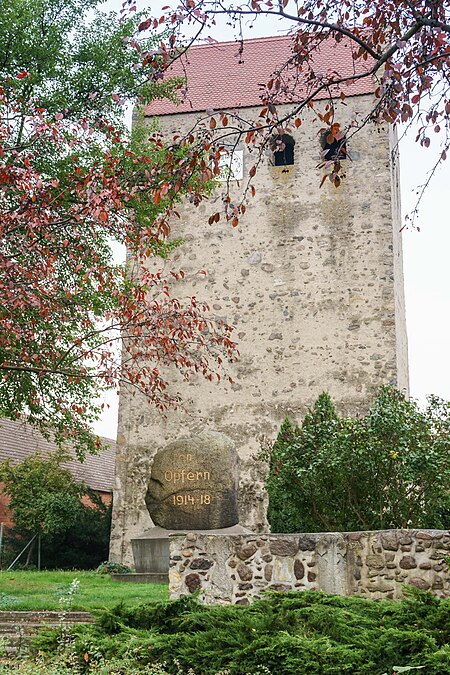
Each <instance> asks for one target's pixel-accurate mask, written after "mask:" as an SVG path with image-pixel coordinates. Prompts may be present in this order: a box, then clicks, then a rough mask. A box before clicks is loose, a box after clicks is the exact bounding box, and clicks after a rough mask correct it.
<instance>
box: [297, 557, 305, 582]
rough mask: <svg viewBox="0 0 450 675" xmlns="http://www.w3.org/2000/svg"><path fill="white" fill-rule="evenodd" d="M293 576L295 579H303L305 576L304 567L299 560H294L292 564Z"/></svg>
mask: <svg viewBox="0 0 450 675" xmlns="http://www.w3.org/2000/svg"><path fill="white" fill-rule="evenodd" d="M294 575H295V578H296V579H303V577H304V576H305V566H304V565H303V563H302V561H301V560H296V561H295V562H294Z"/></svg>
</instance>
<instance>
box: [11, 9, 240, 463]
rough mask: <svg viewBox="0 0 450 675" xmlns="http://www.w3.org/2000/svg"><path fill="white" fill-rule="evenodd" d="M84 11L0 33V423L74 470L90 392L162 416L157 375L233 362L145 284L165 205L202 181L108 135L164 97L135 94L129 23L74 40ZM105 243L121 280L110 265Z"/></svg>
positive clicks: (219, 331) (180, 305)
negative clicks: (116, 254) (13, 424)
mask: <svg viewBox="0 0 450 675" xmlns="http://www.w3.org/2000/svg"><path fill="white" fill-rule="evenodd" d="M96 4H97V2H96V1H95V0H70V1H69V2H64V3H60V2H59V1H58V0H45V1H44V0H42V1H38V2H36V1H35V0H33V2H31V1H30V0H14V2H12V3H11V6H10V7H9V9H8V12H6V13H5V15H4V16H3V17H2V20H1V21H0V45H1V46H2V48H3V49H2V63H1V64H0V70H1V87H0V189H1V203H0V296H1V298H2V302H1V305H0V414H1V415H3V416H8V417H10V418H13V419H14V418H16V417H19V416H22V415H23V416H25V417H26V418H27V419H28V421H29V422H31V423H32V424H35V425H37V426H39V427H40V429H41V431H43V432H44V433H52V434H54V435H55V436H56V440H57V441H58V442H59V443H63V442H64V441H65V440H67V439H70V440H71V441H72V442H73V443H74V445H75V446H76V448H77V451H78V453H79V455H80V456H82V455H83V453H84V452H85V451H86V450H88V451H95V449H96V448H98V447H99V446H100V441H99V439H98V438H96V437H95V436H94V435H93V434H92V432H91V430H90V427H89V425H90V423H92V421H93V420H95V419H96V417H97V416H98V414H99V406H98V404H96V402H95V397H96V396H97V395H98V393H99V392H100V391H102V390H103V389H104V388H108V387H113V386H117V385H123V386H130V387H132V388H133V389H134V390H136V391H140V392H141V393H142V394H143V395H145V396H146V397H147V399H148V400H149V402H151V403H152V404H154V405H156V406H157V407H158V408H160V409H165V408H166V407H167V406H170V405H173V404H176V403H177V402H178V398H177V394H176V392H173V391H172V390H171V391H169V388H168V381H167V367H171V368H173V367H174V368H176V369H177V370H178V371H179V372H181V374H182V375H183V376H184V377H189V376H190V375H191V374H192V373H196V372H199V373H200V374H202V375H203V376H205V377H208V378H213V377H219V378H220V376H221V375H220V372H218V371H220V364H221V362H222V358H228V357H230V358H231V357H232V356H233V354H234V349H235V348H234V344H233V343H232V341H231V339H230V328H229V327H228V326H226V325H217V324H216V323H214V322H213V321H212V320H210V319H209V318H208V308H207V306H206V305H205V304H203V303H201V302H199V301H198V300H196V298H188V299H185V300H178V299H176V298H173V297H172V296H171V294H170V290H169V280H168V279H165V278H164V276H163V274H162V272H158V271H156V272H151V271H149V265H148V259H149V258H150V257H151V256H153V255H154V254H156V253H157V254H163V255H164V254H167V251H168V250H170V246H171V245H169V244H167V242H166V237H167V235H168V232H169V226H168V218H169V216H170V215H171V214H172V213H173V211H174V205H175V203H176V201H177V200H178V199H180V198H181V197H182V196H183V195H186V194H188V195H190V196H191V197H192V199H193V201H194V202H198V201H199V200H201V199H202V198H203V196H205V195H206V194H207V193H208V191H209V189H210V178H211V176H212V172H211V170H210V169H209V167H208V165H207V161H206V159H205V158H204V157H202V156H200V155H199V153H198V150H195V151H194V150H192V151H191V149H190V148H189V147H187V146H184V147H181V146H180V147H178V148H175V147H172V148H168V147H167V146H166V144H165V141H164V139H163V138H162V136H161V134H160V133H159V132H158V130H157V129H155V130H154V131H153V132H152V133H151V134H147V136H144V135H143V134H139V133H138V134H135V135H134V136H133V137H132V138H129V137H128V135H127V134H126V131H125V130H124V129H123V128H122V127H121V125H120V121H119V120H120V117H121V113H122V99H128V100H133V99H134V100H136V98H137V97H138V96H139V97H142V100H144V101H146V100H147V101H149V100H151V98H152V97H153V96H155V95H158V96H167V95H168V96H171V95H173V94H172V92H173V90H174V87H176V86H177V82H176V81H175V82H165V83H161V84H158V83H157V84H155V83H153V82H152V81H151V80H149V77H148V73H147V72H145V69H143V68H142V66H141V63H140V60H139V58H137V57H136V52H135V51H134V50H133V49H130V48H129V44H128V43H129V42H130V41H132V36H133V33H134V31H135V27H136V21H135V20H134V19H129V20H127V21H123V22H122V23H119V22H117V23H113V19H112V17H104V16H102V15H97V17H96V18H95V19H94V21H93V22H91V23H90V24H89V25H87V24H86V25H83V23H82V21H81V19H82V18H83V15H84V14H85V13H86V11H87V10H89V9H92V7H94V6H95V5H96ZM13 36H14V39H13ZM25 36H26V39H25ZM114 240H115V241H119V242H121V243H122V244H125V245H126V246H127V248H128V250H129V252H130V264H129V265H128V266H120V265H115V264H114V263H113V258H112V251H111V242H112V241H114ZM131 261H132V264H131ZM182 274H183V273H182V272H179V275H177V274H175V276H178V277H182Z"/></svg>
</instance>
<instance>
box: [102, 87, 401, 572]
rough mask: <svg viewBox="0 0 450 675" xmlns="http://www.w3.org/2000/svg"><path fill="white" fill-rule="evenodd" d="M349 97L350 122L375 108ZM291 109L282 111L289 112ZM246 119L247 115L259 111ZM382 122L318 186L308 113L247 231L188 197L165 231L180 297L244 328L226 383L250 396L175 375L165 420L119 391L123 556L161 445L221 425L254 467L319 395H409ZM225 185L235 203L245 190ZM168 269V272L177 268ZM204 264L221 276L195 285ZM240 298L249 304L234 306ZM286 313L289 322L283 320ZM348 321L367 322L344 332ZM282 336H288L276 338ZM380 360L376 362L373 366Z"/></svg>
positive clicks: (258, 510) (360, 399) (354, 405)
mask: <svg viewBox="0 0 450 675" xmlns="http://www.w3.org/2000/svg"><path fill="white" fill-rule="evenodd" d="M346 103H347V105H346V106H345V107H342V108H341V110H340V112H339V115H340V122H341V123H342V124H343V125H344V126H345V128H350V125H351V122H352V120H353V119H354V115H355V113H357V114H358V115H361V118H364V117H365V116H366V114H367V113H368V112H369V110H370V109H371V107H372V105H373V103H372V97H371V96H367V97H362V96H356V97H348V99H347V100H346ZM287 107H289V106H287ZM285 109H286V106H284V105H283V106H281V108H280V110H282V113H281V114H284V110H285ZM242 114H243V115H247V114H248V115H249V117H250V118H253V117H254V116H255V115H256V117H257V115H258V114H259V111H257V109H256V108H254V109H248V110H245V111H242ZM194 117H195V114H194V115H193V114H190V113H182V112H177V113H176V116H174V117H171V116H163V117H162V118H161V120H160V123H161V124H162V125H163V128H167V129H170V128H171V127H173V125H174V124H176V126H177V129H179V130H180V132H181V133H182V134H184V133H185V132H186V131H187V130H188V129H189V128H191V126H192V124H193V123H194ZM388 127H389V125H385V128H383V129H382V130H381V129H380V133H374V131H373V129H372V128H371V125H366V126H365V127H364V128H362V129H361V130H360V133H358V134H354V135H353V136H352V139H351V148H350V150H351V153H352V154H353V153H355V152H356V153H359V157H360V159H358V161H355V162H349V166H348V171H347V176H346V179H345V180H344V182H343V185H342V189H339V190H336V189H335V188H334V186H332V185H331V183H329V181H328V182H327V183H326V184H325V185H324V186H323V188H322V189H321V190H318V189H317V183H318V178H317V160H316V156H317V155H318V154H319V153H320V148H319V143H318V138H317V124H316V117H315V115H314V113H313V111H311V114H310V115H306V116H305V118H304V122H303V124H302V127H301V128H300V129H298V130H296V129H294V130H293V131H292V133H293V135H294V136H295V140H296V146H295V164H296V166H295V167H292V170H290V171H289V172H287V173H286V172H285V173H283V171H285V167H283V168H281V167H273V166H271V165H270V161H269V160H268V158H267V159H263V161H262V162H261V164H260V165H259V166H258V172H257V175H256V176H255V177H254V180H255V181H256V182H255V186H256V199H254V200H252V208H251V209H248V212H247V214H246V219H248V223H249V226H248V227H246V226H245V225H244V224H243V227H239V228H233V229H232V230H231V229H230V227H229V226H228V223H227V222H225V221H224V222H223V223H222V222H220V223H217V224H216V225H214V226H213V227H211V225H209V224H208V216H207V214H206V213H205V212H201V209H202V208H203V207H200V210H199V209H196V208H193V207H192V204H191V203H190V202H189V200H188V199H187V200H186V201H185V202H184V203H181V204H180V216H181V217H180V219H176V220H175V221H174V222H173V223H171V225H172V232H173V236H174V237H175V238H180V239H181V240H183V241H184V243H183V245H182V246H180V247H179V248H178V249H177V250H176V251H175V252H174V258H175V259H174V260H173V266H174V268H175V269H183V270H184V271H185V272H186V278H185V283H184V284H183V295H186V296H193V295H197V297H201V298H202V299H203V298H204V299H205V300H206V301H207V302H209V304H210V305H213V304H217V305H220V306H221V307H222V309H221V310H217V313H220V314H221V315H223V316H228V317H229V322H230V323H233V324H234V325H235V326H236V333H237V334H238V335H239V350H240V354H241V359H240V361H239V362H238V363H236V364H232V365H231V367H230V375H231V376H232V377H233V380H235V381H236V384H237V383H239V385H240V386H241V387H242V388H241V389H239V390H236V389H235V390H233V389H231V387H230V386H229V383H228V381H227V380H226V378H224V381H223V382H214V383H210V382H209V381H203V379H202V378H199V379H198V380H196V381H191V382H184V381H182V379H181V378H177V376H176V373H175V376H174V379H173V380H172V379H171V391H173V392H176V391H180V392H181V394H182V398H183V400H184V401H185V403H186V406H183V408H182V409H180V410H177V411H173V410H170V411H169V412H168V414H167V418H166V419H165V420H161V418H160V416H159V414H158V411H157V410H155V411H154V412H153V411H152V410H151V409H150V408H149V406H148V402H147V400H146V397H145V396H139V395H138V396H131V393H129V392H127V389H126V388H125V387H124V388H123V391H122V392H121V406H120V408H121V412H120V420H119V437H120V441H119V450H118V455H117V456H118V462H117V477H118V481H120V485H121V488H120V490H118V492H117V494H116V495H115V499H114V511H115V512H116V514H120V516H119V517H117V518H115V519H114V533H113V537H112V544H113V547H112V550H113V553H114V556H115V559H120V557H121V556H122V555H125V554H124V551H126V550H127V547H128V544H127V540H128V538H131V537H134V536H139V535H140V534H141V533H142V532H143V530H145V529H148V528H149V527H150V526H151V520H150V517H149V516H148V514H147V513H146V512H145V506H144V497H145V491H146V488H147V483H148V476H149V466H151V462H152V460H153V457H154V455H155V453H156V451H157V449H158V448H161V447H165V446H166V445H167V444H168V443H169V442H171V441H173V440H175V439H177V438H179V436H180V435H186V436H187V435H189V434H195V433H198V430H199V429H204V428H209V429H216V430H220V431H223V432H224V433H226V434H227V435H228V436H230V437H232V438H233V439H235V441H236V446H237V447H238V449H239V453H240V455H241V459H242V460H246V459H247V458H250V457H251V456H252V455H253V454H254V453H255V452H256V451H257V450H258V448H259V445H260V437H261V436H265V437H266V438H269V439H274V438H275V437H276V434H277V432H278V430H279V425H280V423H281V421H282V419H283V417H284V416H285V415H287V414H288V415H290V416H291V417H292V419H300V418H301V417H302V416H303V415H304V413H305V412H306V407H307V406H308V405H309V403H310V402H312V401H313V400H314V399H315V398H316V397H317V396H318V395H319V394H320V392H321V391H322V390H323V388H324V387H326V388H327V389H329V390H330V391H332V392H333V395H334V397H335V400H336V402H337V405H338V409H339V412H341V413H344V414H348V413H351V414H354V413H356V412H361V413H362V412H363V411H364V410H365V409H366V408H367V406H368V405H369V403H370V400H371V398H372V395H373V392H374V391H375V389H376V388H377V387H378V386H379V385H380V384H382V383H385V382H393V383H396V384H397V386H398V387H399V388H400V389H402V388H404V387H405V388H406V389H407V368H406V340H405V337H404V336H405V330H404V317H403V299H402V270H401V242H400V237H401V235H400V229H401V226H400V218H399V215H398V209H396V204H397V199H396V187H395V186H396V185H397V181H396V180H395V167H392V166H390V164H391V158H392V153H391V149H392V148H394V147H395V146H396V141H395V139H394V138H393V135H394V134H393V132H391V130H390V129H389V128H388ZM243 150H244V166H245V172H246V173H248V168H249V167H251V165H252V163H254V157H253V156H252V155H251V154H249V152H248V150H247V148H245V146H243ZM374 166H375V167H376V170H375V172H374ZM369 184H370V185H371V187H372V189H371V190H367V186H368V185H369ZM231 187H232V192H233V200H234V198H235V197H237V193H238V192H239V187H236V185H235V184H234V183H233V185H232V186H231ZM220 195H221V190H220V189H219V190H218V191H217V192H215V193H214V194H212V195H211V200H212V202H211V203H214V204H216V206H217V208H219V207H220V204H221V202H220V199H221V196H220ZM362 195H364V202H365V203H366V206H367V208H366V209H365V210H364V209H363V208H362V207H361V203H362V202H361V196H362ZM216 206H214V209H215V208H216ZM205 208H206V207H205ZM368 229H370V232H368ZM192 255H196V256H197V259H196V260H193V259H192V258H191V256H192ZM150 262H151V264H154V261H150ZM163 264H164V265H165V266H166V271H167V273H169V270H170V265H171V264H172V262H169V261H167V262H165V263H163ZM263 264H267V265H273V271H264V269H263V267H262V266H263ZM203 266H204V267H207V268H208V269H209V270H214V274H213V275H212V274H211V272H209V273H208V274H207V276H206V277H205V278H199V275H198V270H199V269H202V267H203ZM242 269H245V270H248V272H249V273H248V274H247V276H243V275H242V274H241V270H242ZM266 269H268V268H266ZM233 297H240V298H241V303H242V309H239V311H237V309H236V305H235V303H234V302H233V301H232V300H231V298H233ZM225 298H228V300H226V299H225ZM285 312H288V313H289V317H291V318H290V322H289V323H287V322H285V321H284V318H282V317H285V316H286V314H285ZM235 317H236V318H235ZM383 321H388V322H390V323H389V324H386V323H383ZM349 325H355V327H356V326H360V328H359V330H358V329H356V330H354V331H352V332H350V333H349V332H347V331H346V330H345V327H346V326H349ZM281 326H283V329H281ZM276 331H278V332H279V331H281V332H282V334H283V340H273V341H268V336H269V335H271V334H272V333H273V332H276ZM241 335H242V336H243V337H242V338H241ZM268 348H269V349H270V351H268ZM373 355H376V357H377V360H371V359H370V357H371V356H373ZM292 382H294V383H295V384H294V386H293V387H291V386H290V384H291V383H292ZM268 383H270V386H267V385H268ZM275 391H276V394H274V393H273V392H275ZM248 493H249V498H248V499H246V500H245V503H244V501H242V500H241V497H240V498H239V499H240V500H241V502H240V503H241V504H242V509H241V523H242V524H243V525H245V526H247V527H249V528H251V529H253V530H254V531H259V530H260V529H261V527H264V508H263V506H264V504H263V502H262V500H260V483H259V482H257V481H253V482H252V483H250V482H249V490H248ZM250 493H251V494H250ZM242 494H244V493H243V492H241V495H242ZM261 503H262V507H261ZM183 527H184V525H183Z"/></svg>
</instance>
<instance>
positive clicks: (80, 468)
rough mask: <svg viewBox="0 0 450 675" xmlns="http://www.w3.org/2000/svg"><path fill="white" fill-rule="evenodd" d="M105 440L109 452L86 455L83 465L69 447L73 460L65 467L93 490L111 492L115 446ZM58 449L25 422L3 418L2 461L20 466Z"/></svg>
mask: <svg viewBox="0 0 450 675" xmlns="http://www.w3.org/2000/svg"><path fill="white" fill-rule="evenodd" d="M102 441H103V442H104V444H105V445H107V446H108V447H107V448H106V450H104V451H103V452H101V453H100V454H99V455H86V459H85V460H84V462H83V463H81V462H79V461H78V460H77V459H76V458H75V452H74V450H73V448H72V447H71V446H70V444H69V445H68V448H67V449H68V451H69V453H70V455H71V456H72V457H73V459H71V460H69V461H68V462H64V463H63V464H62V466H63V467H65V468H66V469H69V471H70V473H71V474H72V476H73V477H74V478H75V480H76V481H83V482H84V483H86V485H87V486H88V487H90V488H91V489H92V490H96V491H97V492H112V490H113V484H114V465H115V456H116V443H115V441H113V440H112V439H110V438H102ZM56 450H57V446H56V444H55V443H52V442H51V441H47V440H46V439H45V438H44V437H43V436H42V434H40V433H39V431H37V430H36V429H34V428H33V427H32V426H30V425H29V424H27V423H26V422H24V421H21V420H18V421H12V420H10V419H7V418H2V419H0V462H3V461H4V460H6V459H11V460H12V462H13V464H18V463H19V462H21V461H22V460H24V459H25V458H26V457H28V456H29V455H31V454H33V453H35V452H37V453H39V454H41V455H43V456H45V455H48V454H51V453H53V452H56Z"/></svg>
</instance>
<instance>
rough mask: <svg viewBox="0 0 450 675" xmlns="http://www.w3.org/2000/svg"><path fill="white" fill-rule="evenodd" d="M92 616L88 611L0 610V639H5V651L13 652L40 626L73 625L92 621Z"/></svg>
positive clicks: (36, 631)
mask: <svg viewBox="0 0 450 675" xmlns="http://www.w3.org/2000/svg"><path fill="white" fill-rule="evenodd" d="M93 621H94V617H93V616H92V614H89V612H65V613H62V612H50V611H44V612H36V611H24V612H12V611H8V612H4V611H3V612H0V639H1V638H3V639H4V640H5V641H6V649H5V651H6V653H7V654H14V653H16V652H17V650H18V649H19V648H20V649H21V648H22V647H24V646H26V644H27V642H28V641H29V639H30V638H31V637H33V636H34V635H36V634H37V633H38V632H39V630H40V629H42V628H57V627H58V626H60V625H62V624H65V625H69V626H71V625H74V624H77V623H92V622H93Z"/></svg>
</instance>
